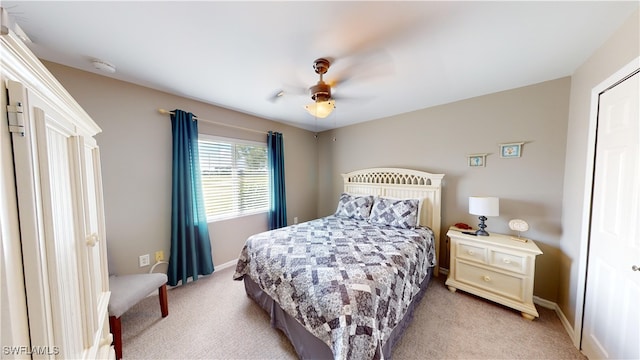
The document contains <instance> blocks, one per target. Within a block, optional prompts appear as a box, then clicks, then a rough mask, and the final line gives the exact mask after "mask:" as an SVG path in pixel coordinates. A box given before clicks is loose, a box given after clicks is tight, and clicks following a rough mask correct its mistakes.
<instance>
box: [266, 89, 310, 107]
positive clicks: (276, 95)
mask: <svg viewBox="0 0 640 360" xmlns="http://www.w3.org/2000/svg"><path fill="white" fill-rule="evenodd" d="M302 95H305V96H306V95H309V89H307V88H304V87H301V86H289V85H285V86H284V87H282V88H280V89H277V90H275V91H274V92H273V93H271V94H270V95H269V96H268V97H267V100H269V101H270V102H272V103H275V102H278V101H279V100H280V99H283V98H286V97H291V96H302Z"/></svg>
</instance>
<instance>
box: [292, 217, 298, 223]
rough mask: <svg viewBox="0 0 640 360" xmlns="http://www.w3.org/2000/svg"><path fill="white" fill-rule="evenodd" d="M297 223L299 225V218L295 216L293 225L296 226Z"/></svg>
mask: <svg viewBox="0 0 640 360" xmlns="http://www.w3.org/2000/svg"><path fill="white" fill-rule="evenodd" d="M297 223H298V217H297V216H294V217H293V225H295V224H297Z"/></svg>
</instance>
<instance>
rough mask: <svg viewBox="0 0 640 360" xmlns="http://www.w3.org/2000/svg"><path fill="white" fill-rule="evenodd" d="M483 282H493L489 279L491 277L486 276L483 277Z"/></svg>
mask: <svg viewBox="0 0 640 360" xmlns="http://www.w3.org/2000/svg"><path fill="white" fill-rule="evenodd" d="M482 280H484V281H486V282H489V281H491V278H490V277H489V275H485V276H483V277H482Z"/></svg>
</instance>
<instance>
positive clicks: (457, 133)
mask: <svg viewBox="0 0 640 360" xmlns="http://www.w3.org/2000/svg"><path fill="white" fill-rule="evenodd" d="M569 89H570V79H569V78H561V79H557V80H552V81H547V82H543V83H540V84H535V85H531V86H527V87H523V88H519V89H514V90H509V91H504V92H499V93H495V94H490V95H486V96H480V97H476V98H472V99H468V100H463V101H459V102H455V103H451V104H446V105H442V106H436V107H432V108H428V109H423V110H419V111H415V112H411V113H407V114H402V115H398V116H393V117H390V118H385V119H381V120H377V121H371V122H367V123H362V124H358V125H353V126H347V127H344V128H340V129H337V130H334V131H328V132H324V133H321V134H320V141H321V146H320V149H319V174H320V184H319V185H320V188H319V195H320V197H319V198H318V215H320V216H323V215H327V214H330V213H332V212H333V211H335V206H336V203H337V198H338V196H339V194H340V192H341V190H342V178H341V176H340V174H341V173H344V172H349V171H353V170H356V169H361V168H367V167H405V168H412V169H417V170H424V171H429V172H433V173H443V174H445V178H444V187H443V193H442V201H443V208H442V211H443V213H442V227H443V229H447V228H448V227H449V226H451V225H453V224H454V223H457V222H466V223H468V224H472V225H474V226H475V225H476V224H477V223H478V219H477V217H475V216H472V215H469V214H468V198H469V196H473V195H491V196H498V197H500V216H499V217H496V218H490V219H489V220H488V221H487V224H488V230H489V232H491V231H495V232H499V233H510V230H509V229H508V226H507V222H508V221H509V220H510V219H513V218H522V219H525V220H526V221H527V222H528V223H529V224H530V228H531V229H530V230H529V231H528V232H527V233H525V235H526V236H527V237H530V238H532V239H534V240H535V241H536V243H537V244H538V245H539V246H540V247H541V249H542V250H543V251H544V254H543V255H541V256H539V257H538V260H537V266H538V268H537V269H536V281H535V294H536V295H538V296H540V297H542V298H545V299H548V300H551V301H555V300H556V298H557V289H558V276H557V272H558V266H559V265H558V264H559V259H558V255H559V250H558V249H559V248H560V238H561V235H562V231H561V223H560V215H561V211H562V184H563V171H564V161H565V140H566V135H567V117H568V111H569ZM335 111H336V112H339V111H340V109H339V108H337V109H336V110H335ZM337 115H338V116H339V113H338V114H337ZM338 125H339V124H338ZM333 137H335V141H333ZM514 141H525V142H526V144H525V145H524V147H523V152H522V154H523V156H522V157H521V158H516V159H501V158H500V155H499V148H498V144H499V143H506V142H514ZM472 153H488V154H489V155H488V156H487V166H486V167H481V168H471V167H468V166H467V155H468V154H472ZM444 233H446V231H444V232H443V235H442V236H441V244H442V245H443V246H441V248H442V249H446V248H447V246H446V236H444ZM441 255H443V254H441ZM441 257H442V261H441V266H443V267H445V268H448V267H449V266H448V265H449V264H448V261H447V259H444V256H441Z"/></svg>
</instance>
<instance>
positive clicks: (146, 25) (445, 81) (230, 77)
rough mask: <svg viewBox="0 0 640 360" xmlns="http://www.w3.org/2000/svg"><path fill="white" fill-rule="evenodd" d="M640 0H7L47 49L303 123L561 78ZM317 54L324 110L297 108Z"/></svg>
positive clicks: (75, 63) (350, 120)
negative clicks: (323, 60) (324, 60)
mask: <svg viewBox="0 0 640 360" xmlns="http://www.w3.org/2000/svg"><path fill="white" fill-rule="evenodd" d="M638 4H639V2H638V1H627V2H613V1H602V2H582V1H570V2H550V1H548V2H539V1H534V2H483V1H473V2H362V1H360V2H340V1H331V2H297V1H288V2H265V1H259V2H213V1H196V2H183V1H169V2H158V1H141V2H128V1H122V2H108V1H106V2H95V1H69V2H57V1H45V2H32V1H27V2H24V1H4V0H3V1H2V7H4V8H5V9H6V10H8V12H9V14H10V16H11V19H13V21H15V22H16V23H17V24H18V25H19V26H20V27H21V28H22V29H23V30H24V32H25V33H26V34H27V36H28V37H29V38H30V39H31V40H32V43H31V44H29V47H30V48H31V49H32V51H33V52H34V53H35V54H36V55H37V56H39V57H40V58H42V59H45V60H48V61H52V62H56V63H60V64H64V65H67V66H71V67H74V68H78V69H82V70H86V71H91V72H96V73H100V74H102V75H105V76H109V77H113V78H115V79H120V80H124V81H128V82H132V83H136V84H140V85H143V86H147V87H151V88H154V89H158V90H162V91H166V92H169V93H172V94H176V95H179V96H183V97H186V98H191V99H196V100H200V101H203V102H206V103H210V104H214V105H218V106H221V107H225V108H229V109H234V110H237V111H241V112H244V113H248V114H252V115H256V116H259V117H262V118H266V119H271V120H275V121H279V122H282V123H287V124H290V125H293V126H297V127H301V128H305V129H308V130H312V131H322V130H325V129H330V128H335V127H342V126H346V125H349V124H354V123H359V122H363V121H368V120H373V119H378V118H383V117H388V116H392V115H396V114H400V113H405V112H409V111H414V110H418V109H422V108H426V107H430V106H434V105H439V104H445V103H449V102H453V101H457V100H462V99H466V98H470V97H474V96H479V95H483V94H488V93H493V92H497V91H502V90H507V89H512V88H516V87H520V86H525V85H529V84H534V83H538V82H541V81H546V80H551V79H556V78H559V77H563V76H569V75H571V74H572V73H573V72H574V71H575V70H576V68H577V67H578V66H580V65H581V64H582V63H583V62H584V61H585V60H586V59H587V58H588V57H589V56H590V55H591V54H592V53H593V52H594V51H595V50H596V49H597V48H598V47H599V46H601V45H602V44H603V43H604V41H605V40H606V39H608V38H609V37H610V36H611V35H612V33H613V32H614V31H615V30H616V29H617V28H618V27H619V26H620V25H621V24H622V23H623V22H624V21H625V20H626V19H627V18H628V17H629V16H630V15H631V14H632V13H633V11H634V10H635V9H637V8H638ZM318 57H330V58H332V59H333V60H334V61H333V64H332V66H331V68H330V69H329V71H328V73H327V75H326V77H325V80H330V81H332V80H336V79H337V81H338V83H337V85H336V86H335V88H334V90H333V91H334V95H335V96H336V98H337V99H336V109H335V111H334V112H333V113H332V114H331V115H330V116H329V117H328V118H326V119H315V118H313V117H312V116H311V115H309V114H308V113H306V111H305V110H304V109H303V106H304V105H305V104H307V103H310V102H311V100H310V98H309V96H308V95H306V94H302V92H304V91H305V90H306V89H307V88H308V87H309V86H311V85H313V84H315V82H317V80H318V75H317V74H315V72H314V71H313V68H312V65H313V61H314V60H315V59H316V58H318ZM94 58H97V59H102V60H104V61H107V62H109V63H112V64H114V65H115V67H116V68H117V71H116V72H115V73H113V74H108V73H105V72H100V71H99V70H96V69H95V68H93V66H92V64H91V61H90V60H91V59H94ZM341 81H342V82H341ZM280 90H284V92H285V95H284V96H282V97H280V98H275V94H276V93H277V92H278V91H280ZM171 106H172V104H166V107H169V108H170V107H171ZM156 110H157V109H150V111H156ZM184 110H187V111H188V110H189V109H184Z"/></svg>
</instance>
